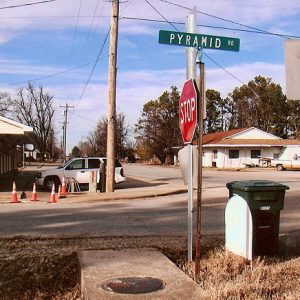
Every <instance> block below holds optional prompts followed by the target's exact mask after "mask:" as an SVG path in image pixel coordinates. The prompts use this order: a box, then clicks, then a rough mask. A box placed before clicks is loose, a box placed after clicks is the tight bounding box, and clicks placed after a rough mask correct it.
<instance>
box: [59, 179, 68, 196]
mask: <svg viewBox="0 0 300 300" xmlns="http://www.w3.org/2000/svg"><path fill="white" fill-rule="evenodd" d="M68 194H69V193H68V192H67V188H66V179H65V176H63V178H62V187H61V192H60V195H68Z"/></svg>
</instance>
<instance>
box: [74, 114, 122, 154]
mask: <svg viewBox="0 0 300 300" xmlns="http://www.w3.org/2000/svg"><path fill="white" fill-rule="evenodd" d="M116 119H117V123H116V155H117V158H119V159H121V158H124V156H125V149H126V143H127V138H128V125H127V124H126V120H125V115H124V114H123V113H119V114H117V118H116ZM107 123H108V122H107V118H106V117H102V118H101V119H100V120H99V121H98V123H97V126H96V128H95V129H94V130H93V131H91V132H90V133H89V135H88V136H87V137H85V138H84V139H83V140H82V141H81V142H80V143H79V145H78V147H79V149H80V150H81V152H82V153H84V154H85V155H89V156H93V155H96V156H106V141H107Z"/></svg>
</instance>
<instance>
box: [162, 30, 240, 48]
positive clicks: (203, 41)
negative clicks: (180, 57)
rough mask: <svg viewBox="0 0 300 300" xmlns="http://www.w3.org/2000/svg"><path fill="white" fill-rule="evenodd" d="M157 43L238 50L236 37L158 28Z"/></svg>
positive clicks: (238, 41) (238, 45) (238, 44)
mask: <svg viewBox="0 0 300 300" xmlns="http://www.w3.org/2000/svg"><path fill="white" fill-rule="evenodd" d="M159 43H160V44H166V45H175V46H184V47H194V48H207V49H215V50H227V51H239V50H240V39H237V38H231V37H225V36H214V35H207V34H198V33H188V32H178V31H166V30H160V31H159Z"/></svg>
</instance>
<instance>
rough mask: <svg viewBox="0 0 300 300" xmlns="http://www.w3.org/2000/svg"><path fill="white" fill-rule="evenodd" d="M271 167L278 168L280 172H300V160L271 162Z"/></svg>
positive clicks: (276, 160)
mask: <svg viewBox="0 0 300 300" xmlns="http://www.w3.org/2000/svg"><path fill="white" fill-rule="evenodd" d="M271 166H272V167H276V169H277V170H278V171H283V170H296V169H298V170H300V159H295V160H283V159H274V160H272V161H271Z"/></svg>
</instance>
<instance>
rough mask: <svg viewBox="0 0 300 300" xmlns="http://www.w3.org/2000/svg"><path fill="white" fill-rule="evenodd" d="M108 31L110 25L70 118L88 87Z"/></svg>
mask: <svg viewBox="0 0 300 300" xmlns="http://www.w3.org/2000/svg"><path fill="white" fill-rule="evenodd" d="M109 33H110V27H109V30H108V31H107V34H106V36H105V39H104V41H103V44H102V46H101V49H100V51H99V53H98V56H97V59H96V61H95V63H94V65H93V68H92V70H91V72H90V75H89V77H88V80H87V81H86V83H85V86H84V88H83V90H82V93H81V95H80V97H79V100H78V101H77V104H76V105H75V108H74V110H73V111H72V112H71V115H70V119H71V117H72V116H73V114H74V112H75V111H76V109H77V107H78V105H79V103H80V102H81V100H82V97H83V95H84V93H85V91H86V89H87V87H88V85H89V83H90V80H91V78H92V75H93V73H94V71H95V68H96V65H97V63H98V61H99V59H100V56H101V54H102V51H103V49H104V46H105V44H106V42H107V39H108V36H109Z"/></svg>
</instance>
